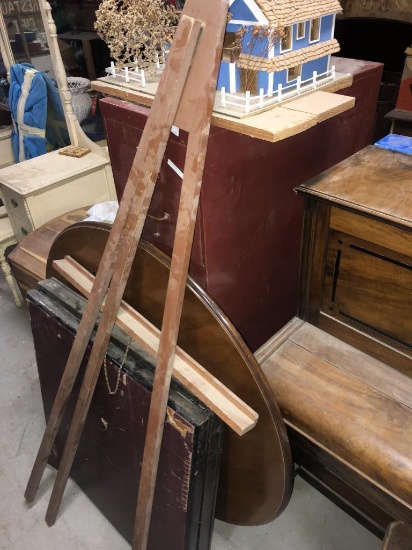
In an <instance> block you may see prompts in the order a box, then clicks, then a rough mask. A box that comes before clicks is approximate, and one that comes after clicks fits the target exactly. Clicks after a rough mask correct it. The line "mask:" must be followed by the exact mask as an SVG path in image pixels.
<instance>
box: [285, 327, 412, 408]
mask: <svg viewBox="0 0 412 550" xmlns="http://www.w3.org/2000/svg"><path fill="white" fill-rule="evenodd" d="M290 340H291V341H292V342H294V343H295V344H297V345H299V346H300V347H302V348H304V349H306V350H307V351H308V352H309V353H312V354H314V355H316V356H318V357H322V358H323V359H325V360H326V361H328V362H330V363H331V364H332V365H334V366H335V367H337V368H339V369H341V370H343V371H345V372H347V373H348V374H350V375H351V376H354V377H356V378H357V379H358V380H361V381H362V382H364V383H365V384H368V385H369V386H371V387H372V388H375V389H376V390H378V391H380V392H382V393H384V394H385V395H387V396H388V397H390V398H391V399H394V400H395V401H399V402H400V403H403V404H404V405H405V406H407V407H410V408H412V380H411V378H410V377H409V376H406V375H405V374H402V373H401V372H399V371H397V370H396V369H393V368H392V367H391V366H390V365H387V364H386V363H383V362H382V361H379V360H378V359H375V358H374V357H372V356H370V355H368V354H367V353H363V352H362V351H359V350H358V349H356V348H354V347H353V346H350V345H349V344H346V343H345V342H343V341H342V340H339V339H338V338H335V337H334V336H332V335H330V334H328V333H327V332H325V331H324V330H320V329H318V328H316V327H314V326H313V325H311V324H309V323H304V324H303V325H302V326H301V327H300V328H299V330H297V331H296V332H294V333H293V334H291V335H290Z"/></svg>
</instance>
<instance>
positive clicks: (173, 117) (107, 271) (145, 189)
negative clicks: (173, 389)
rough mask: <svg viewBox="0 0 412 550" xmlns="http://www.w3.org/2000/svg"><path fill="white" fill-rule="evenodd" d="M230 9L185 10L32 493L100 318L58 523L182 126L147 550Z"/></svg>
mask: <svg viewBox="0 0 412 550" xmlns="http://www.w3.org/2000/svg"><path fill="white" fill-rule="evenodd" d="M227 10H228V3H227V1H226V0H209V1H208V2H207V3H205V2H202V1H200V0H187V2H186V5H185V8H184V10H183V12H182V15H181V19H180V23H179V26H178V28H177V31H176V35H175V39H174V41H173V45H172V49H171V52H170V54H169V57H168V63H167V66H166V69H165V71H164V73H163V75H162V78H161V81H160V84H159V88H158V92H157V94H156V97H155V99H154V102H153V106H152V109H151V113H150V116H149V118H148V120H147V124H146V127H145V130H144V132H143V136H142V139H141V142H140V145H139V148H138V151H137V153H136V156H135V159H134V163H133V166H132V169H131V172H130V175H129V178H128V182H127V185H126V189H125V192H124V195H123V199H122V201H121V204H120V207H119V211H118V214H117V216H116V219H115V222H114V225H113V228H112V231H111V232H110V237H109V239H108V242H107V245H106V248H105V251H104V254H103V257H102V260H101V262H100V265H99V269H98V271H97V275H96V279H95V282H94V284H93V288H92V292H91V294H90V298H89V300H88V303H87V306H86V309H85V312H84V315H83V318H82V320H81V323H80V325H79V329H78V332H77V335H76V338H75V341H74V344H73V347H72V350H71V353H70V356H69V359H68V362H67V365H66V369H65V372H64V374H63V377H62V381H61V384H60V387H59V390H58V393H57V396H56V399H55V402H54V405H53V409H52V412H51V415H50V418H49V422H48V424H47V427H46V430H45V433H44V436H43V440H42V443H41V445H40V449H39V452H38V455H37V458H36V461H35V464H34V467H33V471H32V474H31V476H30V479H29V482H28V485H27V489H26V492H25V497H26V499H27V500H28V501H29V502H31V501H32V500H33V499H34V497H35V495H36V492H37V489H38V487H39V484H40V481H41V478H42V475H43V472H44V469H45V466H46V463H47V459H48V456H49V454H50V452H51V449H52V446H53V442H54V440H55V437H56V434H57V431H58V429H59V426H60V423H61V419H62V416H63V414H64V410H65V408H66V405H67V401H68V398H69V396H70V393H71V390H72V388H73V384H74V381H75V378H76V376H77V373H78V371H79V368H80V364H81V361H82V359H83V356H84V353H85V350H86V347H87V344H88V343H89V340H90V336H91V333H92V330H93V327H94V324H95V322H96V319H97V316H98V314H99V312H100V310H101V312H102V313H101V319H100V322H99V327H98V330H97V334H96V337H95V341H94V345H93V348H92V351H91V355H90V359H89V362H88V365H87V369H86V372H85V375H84V379H83V383H82V387H81V390H80V394H79V398H78V401H77V405H76V409H75V412H74V415H73V420H72V424H71V427H70V431H69V434H68V438H67V441H66V446H65V449H64V453H63V456H62V460H61V463H60V468H59V471H58V474H57V477H56V481H55V484H54V488H53V492H52V495H51V499H50V503H49V507H48V510H47V514H46V522H47V524H48V525H53V524H54V522H55V520H56V517H57V513H58V510H59V507H60V503H61V499H62V496H63V492H64V489H65V486H66V483H67V479H68V477H69V474H70V470H71V466H72V463H73V460H74V457H75V454H76V450H77V447H78V443H79V440H80V436H81V433H82V429H83V426H84V423H85V421H86V416H87V413H88V410H89V406H90V402H91V399H92V396H93V392H94V389H95V386H96V382H97V378H98V376H99V372H100V368H101V364H102V361H103V359H104V356H105V354H106V349H107V345H108V342H109V339H110V334H111V332H112V329H113V326H114V324H115V321H116V316H117V312H118V309H119V306H120V303H121V300H122V296H123V292H124V289H125V286H126V283H127V280H128V276H129V273H130V268H131V265H132V262H133V259H134V255H135V253H136V249H137V245H138V242H139V239H140V236H141V232H142V229H143V224H144V221H145V217H146V214H147V210H148V208H149V204H150V200H151V197H152V194H153V190H154V185H155V181H156V178H157V175H158V172H159V169H160V163H161V160H162V158H163V155H164V151H165V148H166V143H167V140H168V137H169V134H170V131H171V127H172V125H173V124H175V125H176V126H178V127H179V128H182V129H183V130H186V131H187V132H188V133H189V139H188V147H187V154H186V161H185V167H184V178H183V183H182V194H181V201H180V207H179V215H178V220H177V227H176V235H175V243H174V250H173V256H172V265H171V271H170V278H169V285H168V290H167V295H166V303H165V310H164V316H163V324H162V330H161V334H160V342H159V351H158V356H157V366H156V375H155V380H154V387H153V393H152V403H151V408H150V414H149V421H148V428H147V436H146V443H145V450H144V457H143V466H142V473H141V479H140V488H139V496H138V506H137V513H136V524H135V534H134V543H133V548H134V549H144V548H146V545H147V538H148V532H149V525H150V514H151V507H152V501H153V492H154V486H155V480H156V473H157V463H158V458H159V449H160V442H161V438H162V433H163V424H164V418H165V412H166V404H167V396H168V392H169V385H170V379H171V374H172V368H173V361H174V356H175V349H176V340H177V334H178V329H179V322H180V315H181V309H182V302H183V292H184V288H185V283H186V278H187V272H188V265H189V259H190V252H191V246H192V240H193V232H194V226H195V220H196V213H197V206H198V201H199V194H200V187H201V180H202V172H203V166H204V160H205V153H206V145H207V139H208V133H209V127H210V118H211V113H212V106H213V98H214V92H215V86H216V77H217V69H218V64H219V61H220V57H221V48H222V42H223V33H224V29H225V26H226V22H227Z"/></svg>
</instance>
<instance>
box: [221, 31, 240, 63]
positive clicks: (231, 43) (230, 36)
mask: <svg viewBox="0 0 412 550" xmlns="http://www.w3.org/2000/svg"><path fill="white" fill-rule="evenodd" d="M239 55H240V44H239V40H238V39H237V34H236V33H235V32H227V33H225V37H224V40H223V52H222V61H227V63H235V61H237V60H238V59H239Z"/></svg>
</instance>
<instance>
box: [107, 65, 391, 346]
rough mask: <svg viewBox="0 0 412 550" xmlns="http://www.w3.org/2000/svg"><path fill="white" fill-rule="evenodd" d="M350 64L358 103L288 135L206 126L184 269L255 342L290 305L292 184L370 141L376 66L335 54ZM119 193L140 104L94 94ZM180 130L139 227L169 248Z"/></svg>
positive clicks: (287, 315)
mask: <svg viewBox="0 0 412 550" xmlns="http://www.w3.org/2000/svg"><path fill="white" fill-rule="evenodd" d="M335 61H336V65H337V70H338V71H344V72H349V71H351V72H352V73H353V77H354V82H353V84H352V86H351V87H350V88H347V89H346V90H343V91H341V92H340V93H344V94H347V95H351V96H354V97H356V106H355V107H354V108H353V109H351V110H350V111H347V112H345V113H342V114H340V115H338V116H336V117H334V118H332V119H329V120H326V121H324V122H322V123H321V124H318V125H317V126H315V127H313V128H311V129H309V130H307V131H306V132H304V133H301V134H298V135H296V136H293V137H291V138H288V139H285V140H283V141H279V142H277V143H270V142H267V141H262V140H259V139H254V138H251V137H248V136H245V135H242V134H240V133H237V132H233V131H229V130H224V129H221V128H217V127H215V126H212V128H211V133H210V138H209V143H208V149H207V155H206V163H205V171H204V177H203V186H202V192H201V199H200V207H199V214H198V219H197V226H196V232H195V241H194V245H193V251H192V260H191V266H190V272H191V274H192V275H193V276H194V277H195V278H196V279H197V281H198V282H199V284H200V285H201V286H202V287H203V288H204V289H205V290H206V291H207V292H208V294H209V295H210V296H211V297H212V298H213V299H214V300H215V301H216V302H217V303H218V304H219V306H220V307H221V308H222V309H223V311H224V312H225V313H226V314H227V315H228V316H229V318H230V319H231V320H232V322H233V323H234V324H235V326H236V327H237V329H238V330H239V332H240V333H241V335H242V336H243V337H244V339H245V341H246V343H247V344H248V345H249V346H250V348H251V349H252V350H253V351H254V350H256V349H257V348H258V347H259V346H261V345H262V344H263V343H264V342H265V341H266V340H268V338H270V337H271V336H272V335H273V334H274V333H275V332H276V331H277V330H279V329H280V328H281V327H282V326H283V325H284V324H285V323H286V322H287V321H289V320H290V319H291V317H293V315H295V313H296V311H297V293H298V272H299V257H300V240H301V229H302V216H303V204H302V200H301V198H299V197H297V196H296V195H295V194H294V191H293V189H294V187H296V186H297V185H299V184H301V183H303V182H305V181H306V180H307V179H309V178H311V177H313V176H315V175H316V174H319V173H320V172H322V171H323V170H326V169H327V168H330V167H331V166H333V165H334V164H336V163H337V162H340V161H341V160H343V159H345V158H347V157H348V156H350V155H352V154H354V153H355V152H357V151H358V150H360V149H362V148H364V147H365V146H366V145H368V144H369V143H370V141H371V136H372V131H373V125H374V121H375V110H376V103H377V98H378V92H379V85H380V80H381V75H382V68H383V66H382V65H381V64H379V63H372V62H367V61H355V60H347V59H339V58H337V59H336V60H335ZM100 108H101V112H102V115H103V119H104V123H105V128H106V134H107V139H108V146H109V153H110V159H111V162H112V168H113V173H114V180H115V184H116V189H117V194H118V197H119V198H120V197H121V195H122V192H123V189H124V186H125V183H126V180H127V176H128V173H129V170H130V166H131V164H132V161H133V158H134V154H135V151H136V147H137V145H138V143H139V140H140V137H141V134H142V131H143V128H144V125H145V122H146V119H147V114H148V109H147V108H145V107H142V106H140V105H136V104H132V103H130V102H126V101H122V100H119V99H115V98H110V97H106V98H105V99H103V100H101V101H100ZM186 141H187V135H186V134H185V133H184V132H182V131H180V132H179V135H176V134H174V133H172V134H171V136H170V140H169V144H168V146H167V149H166V154H165V158H164V160H163V164H162V167H161V171H160V174H159V178H158V181H157V184H156V189H155V193H154V196H153V199H152V203H151V206H150V210H149V218H148V219H147V221H146V225H145V228H144V232H143V237H144V238H145V239H147V240H148V241H149V242H152V243H153V244H155V245H156V246H158V247H159V248H160V249H162V250H163V251H164V252H166V253H168V254H170V253H171V250H172V247H173V234H174V227H175V223H176V217H177V210H178V201H179V192H180V187H181V177H180V176H179V175H178V173H177V172H176V170H175V169H174V167H177V168H178V169H179V170H181V171H183V164H184V157H185V150H186Z"/></svg>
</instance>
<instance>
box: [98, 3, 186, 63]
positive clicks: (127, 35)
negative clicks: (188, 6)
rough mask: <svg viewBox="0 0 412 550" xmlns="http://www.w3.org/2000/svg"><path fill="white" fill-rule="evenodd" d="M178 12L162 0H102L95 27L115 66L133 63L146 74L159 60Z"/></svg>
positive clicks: (175, 22) (170, 34)
mask: <svg viewBox="0 0 412 550" xmlns="http://www.w3.org/2000/svg"><path fill="white" fill-rule="evenodd" d="M178 18H179V11H178V10H177V9H176V8H175V7H174V6H172V5H170V4H167V3H166V2H165V1H164V0H103V1H102V3H101V4H100V6H99V8H98V10H97V11H96V23H95V29H96V31H97V34H98V35H99V36H100V38H101V39H102V40H104V41H105V42H106V44H107V45H108V47H109V50H110V54H111V56H112V58H113V59H114V60H115V62H116V64H117V65H118V66H124V65H127V64H128V63H133V62H137V63H138V64H139V66H140V67H141V68H144V69H145V70H146V71H148V72H149V73H151V72H154V71H155V67H156V62H158V61H159V60H160V62H162V60H163V56H164V50H165V47H166V45H167V44H170V43H171V41H172V39H173V35H174V32H175V29H176V25H177V22H178Z"/></svg>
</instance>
